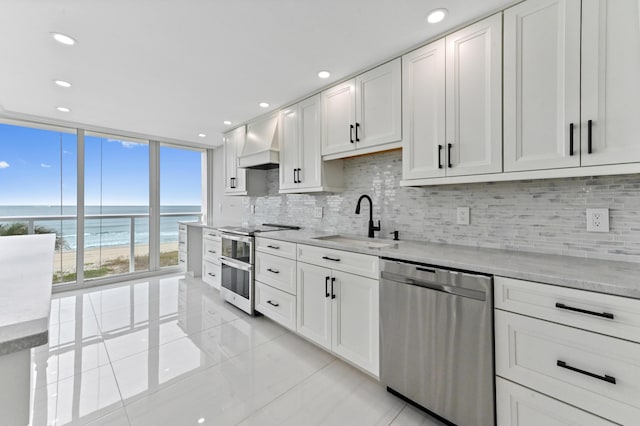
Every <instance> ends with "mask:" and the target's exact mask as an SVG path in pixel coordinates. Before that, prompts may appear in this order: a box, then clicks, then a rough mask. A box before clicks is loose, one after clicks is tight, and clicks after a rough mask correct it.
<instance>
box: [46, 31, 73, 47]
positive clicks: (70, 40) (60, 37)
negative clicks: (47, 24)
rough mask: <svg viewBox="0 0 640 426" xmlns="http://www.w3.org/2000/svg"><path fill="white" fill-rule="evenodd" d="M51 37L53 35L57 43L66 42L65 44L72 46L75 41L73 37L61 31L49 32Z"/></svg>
mask: <svg viewBox="0 0 640 426" xmlns="http://www.w3.org/2000/svg"><path fill="white" fill-rule="evenodd" d="M51 37H53V38H54V40H55V41H57V42H58V43H62V44H66V45H67V46H73V45H74V44H76V43H77V41H76V40H75V39H74V38H73V37H70V36H68V35H66V34H62V33H51Z"/></svg>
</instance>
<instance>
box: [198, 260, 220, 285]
mask: <svg viewBox="0 0 640 426" xmlns="http://www.w3.org/2000/svg"><path fill="white" fill-rule="evenodd" d="M202 281H204V282H206V283H207V284H209V285H211V286H213V288H217V289H220V265H219V264H215V263H211V262H208V261H206V260H205V261H204V262H202Z"/></svg>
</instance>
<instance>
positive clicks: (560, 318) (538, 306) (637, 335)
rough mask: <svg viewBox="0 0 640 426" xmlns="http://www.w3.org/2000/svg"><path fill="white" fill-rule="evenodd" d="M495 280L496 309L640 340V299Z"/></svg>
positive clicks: (520, 281) (538, 284) (505, 279)
mask: <svg viewBox="0 0 640 426" xmlns="http://www.w3.org/2000/svg"><path fill="white" fill-rule="evenodd" d="M494 283H495V292H494V298H495V307H496V308H499V309H503V310H505V311H511V312H515V313H519V314H524V315H528V316H532V317H536V318H540V319H544V320H548V321H553V322H557V323H560V324H564V325H570V326H572V327H578V328H583V329H585V330H589V331H595V332H597V333H602V334H606V335H609V336H615V337H620V338H622V339H627V340H632V341H634V342H640V300H637V299H630V298H626V297H621V296H611V295H607V294H600V293H594V292H589V291H584V290H576V289H572V288H565V287H558V286H553V285H548V284H540V283H534V282H530V281H522V280H515V279H511V278H504V277H495V279H494ZM575 309H579V310H581V311H583V312H580V311H576V310H575ZM584 311H586V312H584ZM611 317H613V318H611Z"/></svg>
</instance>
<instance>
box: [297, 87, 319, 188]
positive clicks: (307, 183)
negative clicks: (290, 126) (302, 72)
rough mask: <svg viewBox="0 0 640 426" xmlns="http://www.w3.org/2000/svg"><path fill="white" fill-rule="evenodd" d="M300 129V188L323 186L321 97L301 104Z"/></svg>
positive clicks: (315, 97) (317, 96)
mask: <svg viewBox="0 0 640 426" xmlns="http://www.w3.org/2000/svg"><path fill="white" fill-rule="evenodd" d="M299 105H300V107H299V114H300V115H299V127H298V129H299V130H298V131H299V134H300V139H299V142H300V151H301V153H300V157H301V163H300V165H299V166H298V167H299V168H300V169H301V170H300V171H299V172H298V179H299V180H300V182H299V185H298V186H299V187H300V188H312V187H318V186H322V149H321V144H320V95H316V96H314V97H312V98H309V99H306V100H304V101H302V102H300V104H299Z"/></svg>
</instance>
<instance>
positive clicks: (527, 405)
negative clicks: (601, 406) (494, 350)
mask: <svg viewBox="0 0 640 426" xmlns="http://www.w3.org/2000/svg"><path fill="white" fill-rule="evenodd" d="M496 418H497V421H498V426H539V425H547V426H564V425H566V426H577V425H580V426H614V425H615V423H611V422H609V421H607V420H604V419H602V418H600V417H597V416H594V415H593V414H589V413H587V412H586V411H582V410H580V409H579V408H576V407H573V406H571V405H568V404H564V403H562V402H560V401H557V400H555V399H553V398H549V397H548V396H546V395H543V394H541V393H538V392H535V391H532V390H531V389H527V388H525V387H523V386H520V385H517V384H515V383H513V382H510V381H508V380H504V379H502V378H500V377H497V378H496Z"/></svg>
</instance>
